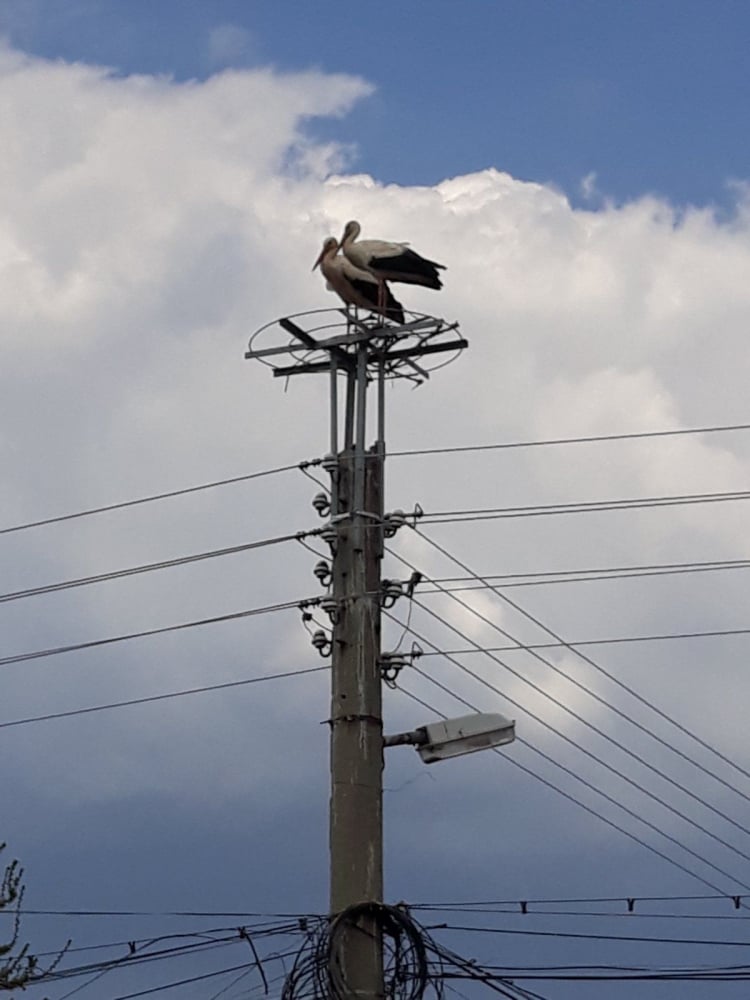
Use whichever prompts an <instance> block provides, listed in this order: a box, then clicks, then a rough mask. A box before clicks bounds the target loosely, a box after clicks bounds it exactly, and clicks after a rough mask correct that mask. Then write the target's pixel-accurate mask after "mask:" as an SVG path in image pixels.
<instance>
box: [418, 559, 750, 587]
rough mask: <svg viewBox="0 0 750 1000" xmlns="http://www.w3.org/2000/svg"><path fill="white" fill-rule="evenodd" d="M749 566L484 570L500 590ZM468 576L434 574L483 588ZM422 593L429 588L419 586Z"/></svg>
mask: <svg viewBox="0 0 750 1000" xmlns="http://www.w3.org/2000/svg"><path fill="white" fill-rule="evenodd" d="M733 569H750V559H714V560H710V561H704V562H683V563H655V564H651V565H644V566H600V567H594V568H589V569H569V570H540V571H537V572H533V573H485V574H484V579H485V580H495V581H496V582H497V583H498V584H502V587H503V590H507V589H508V588H511V587H542V586H550V585H551V584H556V583H586V582H590V581H599V580H629V579H631V578H633V579H639V578H642V577H650V576H682V575H687V574H692V573H712V572H718V571H723V570H733ZM475 581H476V577H472V576H443V577H436V578H435V581H434V582H435V583H436V584H439V583H441V584H467V586H455V587H450V588H449V589H450V590H451V591H452V592H456V591H459V590H483V589H485V585H484V584H477V583H476V582H475ZM422 593H423V594H424V593H432V591H425V590H422Z"/></svg>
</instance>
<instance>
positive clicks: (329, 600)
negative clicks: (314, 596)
mask: <svg viewBox="0 0 750 1000" xmlns="http://www.w3.org/2000/svg"><path fill="white" fill-rule="evenodd" d="M320 607H321V608H322V609H323V611H325V613H326V614H327V615H328V617H329V618H330V619H331V621H332V622H333V624H334V625H335V624H336V623H337V622H338V620H339V603H338V601H337V600H336V598H335V597H324V598H323V599H322V601H321V602H320Z"/></svg>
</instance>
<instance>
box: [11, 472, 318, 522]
mask: <svg viewBox="0 0 750 1000" xmlns="http://www.w3.org/2000/svg"><path fill="white" fill-rule="evenodd" d="M299 467H300V466H299V465H298V464H297V465H281V466H279V467H278V468H276V469H265V470H264V471H263V472H250V473H248V474H247V475H244V476H232V477H231V478H229V479H217V480H214V481H213V482H210V483H201V484H199V485H198V486H186V487H184V488H183V489H179V490H169V491H168V492H166V493H153V494H152V495H151V496H145V497H139V498H137V499H135V500H122V501H120V502H119V503H110V504H106V505H105V506H103V507H89V508H88V509H86V510H79V511H74V512H73V513H71V514H58V515H57V516H55V517H45V518H42V519H40V520H38V521H27V522H26V523H25V524H14V525H12V526H11V527H8V528H0V535H9V534H12V533H13V532H17V531H27V530H28V529H29V528H39V527H42V525H46V524H59V523H60V522H62V521H74V520H76V519H78V518H81V517H90V516H91V515H92V514H104V513H106V512H108V511H111V510H122V509H124V508H126V507H138V506H140V505H141V504H146V503H153V502H154V501H155V500H168V499H171V498H172V497H180V496H186V495H187V494H188V493H199V492H201V491H202V490H212V489H214V488H216V487H217V486H229V485H231V484H233V483H245V482H249V481H250V480H251V479H261V478H263V477H264V476H275V475H277V474H278V473H280V472H290V471H291V470H292V469H297V468H299Z"/></svg>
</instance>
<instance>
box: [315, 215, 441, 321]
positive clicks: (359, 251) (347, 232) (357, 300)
mask: <svg viewBox="0 0 750 1000" xmlns="http://www.w3.org/2000/svg"><path fill="white" fill-rule="evenodd" d="M360 232H361V228H360V225H359V223H358V222H354V221H352V222H347V224H346V227H345V228H344V235H343V236H342V237H341V243H339V241H338V240H337V239H336V238H335V237H333V236H329V237H328V239H327V240H326V241H325V242H324V243H323V249H322V250H321V251H320V255H319V257H318V259H317V260H316V261H315V263H314V265H313V271H314V270H315V268H316V267H320V269H321V271H322V272H323V275H324V277H325V279H326V281H327V283H328V287H329V288H330V289H331V290H332V291H334V292H336V294H337V295H338V296H339V298H341V299H342V301H343V302H345V303H346V304H347V305H348V306H360V307H361V308H363V309H369V310H370V312H375V313H379V314H380V315H381V316H384V317H386V318H387V319H392V320H395V321H396V322H397V323H403V322H404V309H403V306H402V305H401V303H400V302H398V301H397V300H396V298H395V297H394V295H393V293H392V292H391V290H390V288H389V287H388V284H387V282H389V281H401V282H405V283H406V284H409V285H423V286H424V287H425V288H435V289H438V288H442V287H443V283H442V281H441V280H440V275H439V273H438V272H439V271H444V270H445V267H444V265H443V264H437V263H436V262H435V261H434V260H427V258H426V257H420V255H419V254H418V253H415V251H414V250H410V249H409V247H408V246H407V245H406V244H405V243H388V242H386V241H384V240H357V237H358V236H359V234H360ZM339 250H341V251H343V256H339Z"/></svg>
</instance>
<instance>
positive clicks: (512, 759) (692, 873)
mask: <svg viewBox="0 0 750 1000" xmlns="http://www.w3.org/2000/svg"><path fill="white" fill-rule="evenodd" d="M424 641H425V642H427V641H428V640H424ZM430 645H432V643H430ZM412 669H414V670H418V668H416V667H414V668H412ZM420 673H422V672H421V671H420ZM423 676H424V677H425V679H426V680H428V681H429V682H430V683H431V684H434V685H435V686H437V687H439V688H441V690H443V691H445V692H446V693H448V694H450V695H451V696H452V697H453V698H454V699H455V700H456V701H458V702H460V704H462V705H464V706H465V707H467V708H469V709H471V710H472V711H474V712H477V711H479V709H478V708H477V706H476V705H473V704H472V703H471V702H470V701H467V699H466V698H462V697H461V696H460V695H458V694H456V693H455V692H453V691H451V690H450V689H449V688H447V687H445V685H442V684H440V682H439V681H436V680H435V678H434V677H430V676H429V674H423ZM399 690H400V691H402V692H403V693H404V694H405V695H406V696H407V697H408V698H411V700H412V701H416V702H418V703H419V704H420V705H422V706H423V707H424V708H426V709H427V710H428V711H430V712H434V714H435V715H437V716H438V717H439V718H441V719H446V718H447V716H446V715H445V713H444V712H440V711H439V710H438V709H436V708H435V707H434V705H430V704H429V703H428V702H426V701H425V700H424V699H422V698H420V697H419V696H418V695H416V694H414V692H413V691H409V690H408V689H406V688H405V687H404V686H403V684H402V683H400V684H399ZM508 700H510V699H508ZM514 704H515V702H514ZM542 724H543V725H545V726H546V727H547V728H550V729H552V727H551V726H548V725H547V723H542ZM553 731H554V732H555V733H557V730H553ZM558 735H562V734H558ZM563 738H564V739H566V737H563ZM516 741H517V742H522V743H524V744H525V745H526V746H528V747H529V748H530V749H532V750H535V751H536V748H535V747H533V746H532V745H531V744H530V743H528V742H527V741H525V740H520V741H519V739H518V737H516ZM494 752H495V753H496V754H497V755H498V756H499V757H502V759H503V760H507V761H509V762H510V763H511V764H513V766H514V767H517V768H518V769H519V770H520V771H523V772H524V773H525V774H527V775H529V776H530V777H532V778H535V779H536V780H537V781H540V782H541V783H542V784H543V785H546V786H547V787H548V788H551V789H552V790H553V791H555V792H557V793H558V794H559V795H562V796H563V798H566V799H567V800H568V801H569V802H572V803H574V804H575V805H577V806H579V807H580V808H581V809H583V810H584V811H585V812H587V813H588V814H589V815H591V816H595V817H596V818H597V819H599V820H601V821H602V822H603V823H606V824H607V826H610V827H612V828H613V829H614V830H617V831H619V832H620V833H622V834H624V835H625V836H626V837H628V838H629V839H630V840H632V841H634V842H635V843H637V844H640V845H641V847H645V848H646V850H648V851H651V853H652V854H655V855H657V856H658V857H660V858H662V860H664V861H667V862H669V864H671V865H673V866H674V867H675V868H679V869H680V870H681V871H683V872H684V873H685V874H686V875H690V876H691V877H692V878H694V879H696V880H697V881H699V882H701V883H702V884H703V885H705V886H708V888H709V889H713V890H714V891H715V892H718V893H720V894H721V895H723V896H726V892H725V891H724V890H722V889H721V888H720V887H719V886H717V885H716V884H715V883H713V882H710V881H709V880H708V879H706V878H704V877H703V876H702V875H699V874H698V873H697V872H695V871H693V870H692V869H691V868H688V867H687V865H684V864H682V863H681V862H680V861H677V860H676V859H675V858H672V857H670V855H668V854H665V853H664V851H661V850H660V849H659V848H658V847H654V846H653V844H649V843H648V841H646V840H643V839H642V838H641V837H639V836H638V835H637V834H635V833H632V832H631V831H630V830H628V829H626V828H625V827H624V826H621V825H620V824H619V823H616V822H615V821H614V820H612V819H609V817H607V816H604V815H603V814H602V813H600V812H598V811H597V810H596V809H594V808H592V807H591V806H589V805H587V804H586V803H585V802H582V801H581V800H580V799H577V798H576V797H575V795H572V794H571V793H570V792H566V791H565V790H564V789H563V788H560V786H559V785H556V784H555V783H554V782H553V781H550V780H548V779H547V778H544V777H543V776H542V775H541V774H538V773H537V772H536V771H534V770H533V769H532V768H530V767H528V766H527V765H525V764H522V763H521V762H520V761H519V760H517V759H516V758H515V757H514V756H513V755H512V754H503V753H502V752H501V751H500V750H498V749H497V748H494ZM536 752H537V753H541V751H536ZM549 761H550V762H551V763H553V764H555V766H557V767H559V768H561V769H562V770H565V771H567V770H568V769H567V768H565V767H564V765H562V764H560V762H559V761H556V760H554V759H553V758H549ZM571 774H572V776H573V777H575V778H576V779H577V780H578V781H579V782H581V783H582V784H584V785H585V786H587V787H590V788H591V789H592V790H594V791H596V792H598V794H599V795H601V796H602V797H604V798H605V799H607V800H611V801H612V802H613V804H615V805H617V806H618V808H620V809H622V810H623V811H625V812H627V813H631V810H629V809H628V808H627V807H626V806H623V805H622V803H620V802H617V801H616V800H614V799H611V797H610V796H608V795H607V793H606V792H602V791H601V790H600V789H597V788H596V787H595V786H594V785H592V784H591V783H590V782H587V781H586V780H585V779H584V778H581V777H580V775H576V774H574V773H572V772H571ZM632 815H634V818H636V819H638V820H639V822H641V823H643V824H644V825H647V826H653V824H651V823H650V822H649V821H648V820H644V819H643V817H641V816H638V815H637V814H632ZM654 829H656V831H657V832H658V833H659V834H660V835H661V836H663V837H665V838H666V839H668V840H672V841H675V842H676V843H677V844H678V846H680V847H681V848H682V849H683V850H685V851H687V852H689V853H691V854H693V853H695V852H693V851H692V850H691V849H690V848H688V847H686V846H685V845H683V844H681V843H680V842H679V841H677V840H676V838H674V837H672V836H671V835H670V834H666V833H664V831H662V830H660V829H659V828H658V827H654ZM697 857H698V859H699V860H700V861H701V862H703V863H704V864H706V865H708V866H709V867H711V868H716V866H715V865H713V864H712V863H711V862H709V861H706V859H705V858H703V857H701V856H700V855H698V856H697ZM719 871H720V873H721V874H722V875H724V876H725V877H726V878H728V879H729V880H730V881H731V882H736V880H735V879H734V878H733V877H732V876H730V875H729V874H728V873H726V872H724V871H722V870H721V869H719ZM739 884H740V885H742V883H739Z"/></svg>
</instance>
